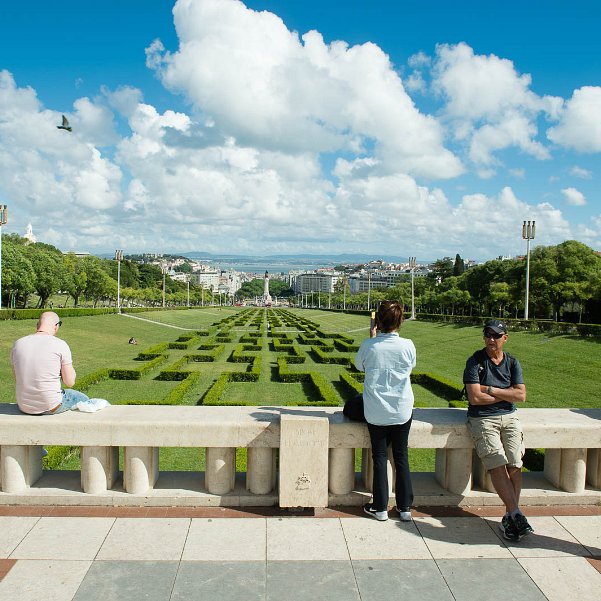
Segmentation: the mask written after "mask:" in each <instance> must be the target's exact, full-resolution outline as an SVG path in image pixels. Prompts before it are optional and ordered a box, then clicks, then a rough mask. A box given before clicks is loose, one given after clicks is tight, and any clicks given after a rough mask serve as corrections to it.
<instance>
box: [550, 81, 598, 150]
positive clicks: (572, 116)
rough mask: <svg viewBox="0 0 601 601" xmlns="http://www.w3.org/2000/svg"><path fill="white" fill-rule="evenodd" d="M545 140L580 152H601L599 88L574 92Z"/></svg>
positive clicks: (581, 89)
mask: <svg viewBox="0 0 601 601" xmlns="http://www.w3.org/2000/svg"><path fill="white" fill-rule="evenodd" d="M547 137H548V138H549V139H550V140H551V141H553V142H555V143H556V144H559V145H560V146H565V147H567V148H573V149H574V150H577V151H579V152H601V87H599V86H596V87H594V86H585V87H582V88H579V89H578V90H574V93H573V94H572V98H570V100H568V102H567V103H566V106H565V110H563V112H562V113H561V120H560V122H559V125H557V126H556V127H552V128H551V129H549V131H548V132H547Z"/></svg>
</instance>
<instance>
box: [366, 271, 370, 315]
mask: <svg viewBox="0 0 601 601" xmlns="http://www.w3.org/2000/svg"><path fill="white" fill-rule="evenodd" d="M370 309H371V271H368V272H367V310H368V311H369V310H370Z"/></svg>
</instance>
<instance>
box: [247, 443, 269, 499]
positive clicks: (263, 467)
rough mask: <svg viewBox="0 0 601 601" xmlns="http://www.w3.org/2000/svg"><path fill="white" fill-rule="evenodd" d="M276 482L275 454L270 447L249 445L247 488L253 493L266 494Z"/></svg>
mask: <svg viewBox="0 0 601 601" xmlns="http://www.w3.org/2000/svg"><path fill="white" fill-rule="evenodd" d="M274 483H275V454H274V452H273V449H271V448H269V447H248V454H247V459H246V490H248V491H249V492H251V493H252V494H253V495H266V494H267V493H269V492H271V491H272V490H273V485H274Z"/></svg>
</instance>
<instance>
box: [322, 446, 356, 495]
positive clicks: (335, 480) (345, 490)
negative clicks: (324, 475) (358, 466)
mask: <svg viewBox="0 0 601 601" xmlns="http://www.w3.org/2000/svg"><path fill="white" fill-rule="evenodd" d="M328 472H329V474H330V476H329V489H330V492H331V493H332V494H333V495H347V494H349V493H350V492H352V490H353V488H354V487H355V449H330V457H329V464H328Z"/></svg>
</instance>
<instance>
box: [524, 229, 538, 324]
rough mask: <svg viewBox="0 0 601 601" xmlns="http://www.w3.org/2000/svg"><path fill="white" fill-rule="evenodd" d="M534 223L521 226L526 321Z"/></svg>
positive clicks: (534, 231) (525, 316)
mask: <svg viewBox="0 0 601 601" xmlns="http://www.w3.org/2000/svg"><path fill="white" fill-rule="evenodd" d="M535 233H536V221H532V223H531V222H530V221H528V222H526V221H524V223H523V225H522V238H523V239H524V240H526V296H525V298H524V319H528V294H529V292H530V240H534V235H535Z"/></svg>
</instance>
